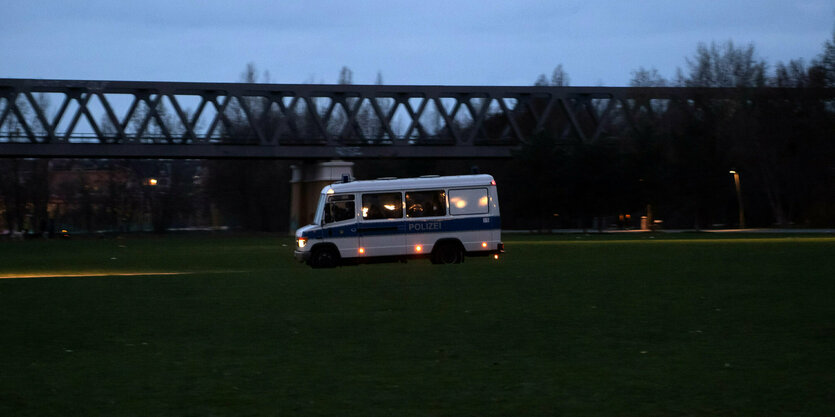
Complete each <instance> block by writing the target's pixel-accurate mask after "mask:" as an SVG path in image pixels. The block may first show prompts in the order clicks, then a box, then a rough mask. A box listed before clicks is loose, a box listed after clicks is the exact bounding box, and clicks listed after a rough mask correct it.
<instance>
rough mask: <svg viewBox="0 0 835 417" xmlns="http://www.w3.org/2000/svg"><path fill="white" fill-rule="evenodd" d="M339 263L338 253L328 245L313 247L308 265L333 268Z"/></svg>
mask: <svg viewBox="0 0 835 417" xmlns="http://www.w3.org/2000/svg"><path fill="white" fill-rule="evenodd" d="M338 263H339V253H338V252H337V251H336V249H334V248H333V247H330V246H324V247H318V248H313V253H311V254H310V266H312V267H313V268H333V267H335V266H336V265H337V264H338Z"/></svg>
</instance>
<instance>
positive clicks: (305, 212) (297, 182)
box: [290, 160, 354, 234]
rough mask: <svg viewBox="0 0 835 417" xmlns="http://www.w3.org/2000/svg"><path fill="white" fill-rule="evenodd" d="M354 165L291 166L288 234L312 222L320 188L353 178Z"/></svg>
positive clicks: (334, 163)
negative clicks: (344, 177)
mask: <svg viewBox="0 0 835 417" xmlns="http://www.w3.org/2000/svg"><path fill="white" fill-rule="evenodd" d="M353 168H354V163H353V162H347V161H339V160H334V161H328V162H315V163H302V164H301V165H293V166H291V167H290V169H292V170H293V171H292V176H291V178H290V193H291V194H290V233H291V234H292V233H295V232H296V229H298V228H299V226H303V225H306V224H310V223H312V222H313V215H314V214H315V213H316V204H317V203H318V202H319V193H320V192H321V191H322V187H324V186H326V185H329V184H333V183H335V182H338V181H341V180H342V177H343V176H345V175H348V176H349V177H351V178H353V177H354V169H353Z"/></svg>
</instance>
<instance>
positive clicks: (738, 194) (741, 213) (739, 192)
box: [728, 170, 745, 229]
mask: <svg viewBox="0 0 835 417" xmlns="http://www.w3.org/2000/svg"><path fill="white" fill-rule="evenodd" d="M728 172H730V173H731V174H734V184H736V201H737V204H738V205H739V228H740V229H744V228H745V210H744V209H743V208H742V188H741V187H740V185H739V173H738V172H736V171H734V170H731V171H728Z"/></svg>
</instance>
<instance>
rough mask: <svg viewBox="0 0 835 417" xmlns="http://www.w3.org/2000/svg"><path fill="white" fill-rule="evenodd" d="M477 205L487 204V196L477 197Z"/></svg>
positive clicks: (483, 205)
mask: <svg viewBox="0 0 835 417" xmlns="http://www.w3.org/2000/svg"><path fill="white" fill-rule="evenodd" d="M478 205H479V206H482V207H485V206H487V196H484V197H481V198H479V199H478Z"/></svg>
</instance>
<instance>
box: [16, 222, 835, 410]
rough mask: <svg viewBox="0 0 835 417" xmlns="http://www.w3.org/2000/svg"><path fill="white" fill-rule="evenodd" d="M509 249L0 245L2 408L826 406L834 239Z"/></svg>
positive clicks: (562, 242) (833, 380)
mask: <svg viewBox="0 0 835 417" xmlns="http://www.w3.org/2000/svg"><path fill="white" fill-rule="evenodd" d="M505 243H506V246H507V249H508V253H507V255H506V256H505V257H504V258H502V259H501V260H499V261H493V260H492V259H488V258H477V259H468V260H467V262H465V263H464V264H463V265H452V266H436V265H431V264H430V263H429V262H428V261H414V262H409V263H408V264H381V265H362V266H355V267H343V268H338V269H334V270H313V269H310V268H308V267H306V266H303V265H301V264H297V263H295V262H294V261H293V260H292V257H291V251H292V241H291V240H290V239H287V238H283V237H269V236H255V237H168V238H147V237H146V238H127V239H101V240H93V239H91V240H83V239H74V240H70V241H25V242H9V241H4V242H0V276H2V277H8V276H28V277H34V278H17V279H0V415H2V416H73V415H76V416H122V415H124V416H166V415H170V416H221V415H228V416H262V415H264V416H272V415H282V416H285V415H286V416H297V415H323V416H488V415H506V416H556V415H565V416H668V415H675V416H690V415H692V416H705V415H710V416H714V415H716V416H737V415H759V416H831V415H835V389H833V387H835V303H833V296H835V238H833V237H826V236H817V237H815V236H799V235H795V236H787V235H780V236H763V235H723V236H716V235H711V234H690V235H687V234H669V235H666V234H665V235H647V234H630V235H617V236H611V235H604V236H582V235H565V236H554V237H552V236H513V235H506V236H505ZM163 273H165V274H171V273H181V274H171V275H162V274H163ZM101 274H106V275H101ZM135 274H145V275H135ZM68 275H99V276H87V277H79V276H68Z"/></svg>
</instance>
